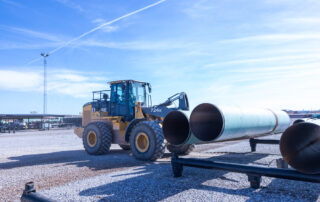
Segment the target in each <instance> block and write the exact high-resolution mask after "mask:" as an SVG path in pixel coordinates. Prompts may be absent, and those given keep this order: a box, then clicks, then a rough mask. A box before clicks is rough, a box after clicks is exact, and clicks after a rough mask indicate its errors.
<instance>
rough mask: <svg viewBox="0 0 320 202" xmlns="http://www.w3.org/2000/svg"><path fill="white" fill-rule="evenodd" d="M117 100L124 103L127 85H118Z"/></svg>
mask: <svg viewBox="0 0 320 202" xmlns="http://www.w3.org/2000/svg"><path fill="white" fill-rule="evenodd" d="M116 97H117V98H116V100H117V102H118V103H121V104H123V103H124V101H125V87H124V86H123V85H121V84H118V85H117V94H116Z"/></svg>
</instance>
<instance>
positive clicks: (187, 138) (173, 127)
mask: <svg viewBox="0 0 320 202" xmlns="http://www.w3.org/2000/svg"><path fill="white" fill-rule="evenodd" d="M162 131H163V134H164V137H165V139H166V140H167V141H168V142H169V143H170V144H172V145H182V144H193V143H195V142H200V140H198V139H196V138H195V137H194V135H192V134H191V133H190V126H189V120H188V117H187V116H186V115H185V114H184V113H183V112H181V111H172V112H170V113H169V114H167V116H166V117H165V119H164V120H163V123H162Z"/></svg>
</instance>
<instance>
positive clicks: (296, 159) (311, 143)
mask: <svg viewBox="0 0 320 202" xmlns="http://www.w3.org/2000/svg"><path fill="white" fill-rule="evenodd" d="M280 152H281V154H282V156H283V158H284V160H285V161H286V162H287V163H288V164H289V165H290V166H292V167H293V168H295V169H296V170H298V171H300V172H302V173H307V174H317V173H320V126H318V125H316V124H313V123H308V122H302V123H296V124H294V125H292V126H290V127H289V128H287V130H286V131H285V132H284V133H283V134H282V136H281V139H280Z"/></svg>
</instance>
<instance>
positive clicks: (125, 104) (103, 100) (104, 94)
mask: <svg viewBox="0 0 320 202" xmlns="http://www.w3.org/2000/svg"><path fill="white" fill-rule="evenodd" d="M109 84H110V90H104V91H95V92H93V102H92V103H93V106H95V107H94V110H95V111H105V112H108V114H109V115H110V116H122V117H123V120H124V121H131V120H132V119H134V115H135V114H134V108H135V105H136V104H137V103H140V106H141V107H149V106H151V105H152V101H151V95H150V93H151V85H150V84H149V83H147V82H140V81H134V80H120V81H112V82H109ZM97 94H98V96H97ZM109 98H110V99H109Z"/></svg>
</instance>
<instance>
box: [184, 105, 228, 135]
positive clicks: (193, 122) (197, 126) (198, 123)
mask: <svg viewBox="0 0 320 202" xmlns="http://www.w3.org/2000/svg"><path fill="white" fill-rule="evenodd" d="M223 125H224V123H223V115H222V114H221V112H220V110H219V109H218V108H217V107H216V106H214V105H212V104H209V103H203V104H200V105H198V106H197V107H196V108H194V110H193V111H192V113H191V115H190V129H191V131H192V133H193V134H194V135H195V136H196V137H197V138H198V139H199V140H201V141H212V140H215V139H216V138H218V137H219V136H220V134H221V132H222V130H223Z"/></svg>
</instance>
